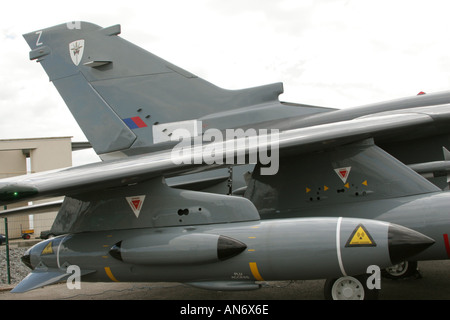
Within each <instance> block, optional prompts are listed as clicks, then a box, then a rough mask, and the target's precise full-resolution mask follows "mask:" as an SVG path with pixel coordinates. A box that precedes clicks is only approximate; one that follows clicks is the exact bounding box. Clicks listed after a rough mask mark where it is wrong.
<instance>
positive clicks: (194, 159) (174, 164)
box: [0, 112, 433, 205]
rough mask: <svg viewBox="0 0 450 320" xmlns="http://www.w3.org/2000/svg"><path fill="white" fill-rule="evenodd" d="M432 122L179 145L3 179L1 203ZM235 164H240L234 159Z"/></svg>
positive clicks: (365, 121)
mask: <svg viewBox="0 0 450 320" xmlns="http://www.w3.org/2000/svg"><path fill="white" fill-rule="evenodd" d="M432 123H433V118H432V117H431V116H429V115H427V114H423V113H413V112H410V113H404V114H393V115H379V116H376V115H375V116H371V117H364V118H357V119H353V120H348V121H341V122H336V123H330V124H322V125H317V126H313V127H307V128H300V129H293V130H287V131H283V132H279V133H278V132H275V133H274V131H273V130H266V132H268V133H265V134H260V135H258V136H257V139H254V137H241V138H237V139H235V141H234V143H230V140H226V139H224V140H222V141H219V142H206V143H205V142H203V144H200V145H198V144H197V145H196V144H194V145H192V146H187V147H183V149H181V148H179V145H177V146H178V150H175V148H177V146H176V147H175V148H174V149H171V150H166V151H160V152H156V153H150V154H146V155H139V156H133V157H128V158H123V159H119V160H111V161H104V162H98V163H93V164H88V165H84V166H79V167H72V168H66V169H60V170H53V171H49V172H41V173H36V174H30V175H25V176H18V177H12V178H7V179H2V180H0V204H2V205H3V204H8V203H12V202H17V201H20V200H22V199H34V198H42V197H48V196H60V195H68V194H77V193H84V192H89V191H92V190H101V189H105V188H109V187H120V186H126V185H130V184H135V183H139V182H140V181H144V180H148V179H151V178H154V177H158V176H170V175H175V174H181V173H186V172H190V171H196V172H197V171H202V170H208V169H213V168H217V167H221V166H230V165H233V164H236V163H233V162H229V159H230V154H232V155H238V154H246V155H247V157H246V160H248V159H249V158H250V159H252V158H251V157H250V155H252V154H255V153H258V152H259V151H260V150H271V152H272V157H274V156H277V155H278V156H279V155H280V154H283V152H292V153H305V152H311V151H315V150H320V149H326V148H330V147H336V146H339V145H343V144H346V143H351V142H355V141H359V140H363V139H367V138H372V137H376V136H379V135H384V134H395V133H398V132H404V130H408V129H414V128H416V127H417V126H420V125H429V124H432ZM203 137H204V136H203ZM197 140H198V139H197ZM216 141H217V140H216ZM174 151H176V152H174ZM274 152H275V153H274ZM278 152H279V153H278ZM212 153H213V154H214V160H215V161H216V162H215V163H214V162H213V163H211V161H206V159H207V158H208V157H210V158H209V160H211V154H212ZM198 159H200V162H199V161H198ZM220 159H222V161H220ZM231 159H232V160H233V159H234V160H236V157H231ZM253 159H254V158H253ZM273 159H274V158H273ZM226 160H227V161H226ZM274 160H278V159H274ZM250 162H252V161H250ZM252 163H254V162H252ZM237 164H243V163H237ZM269 174H276V172H271V173H269Z"/></svg>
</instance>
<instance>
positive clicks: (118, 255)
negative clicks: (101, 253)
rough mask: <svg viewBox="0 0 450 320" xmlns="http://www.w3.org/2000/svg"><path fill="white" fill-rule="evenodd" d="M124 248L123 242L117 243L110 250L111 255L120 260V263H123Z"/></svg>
mask: <svg viewBox="0 0 450 320" xmlns="http://www.w3.org/2000/svg"><path fill="white" fill-rule="evenodd" d="M121 247H122V241H119V242H117V243H116V244H115V245H113V246H112V247H111V249H109V254H110V255H111V256H112V257H113V258H115V259H117V260H119V261H123V259H122V252H121V249H122V248H121Z"/></svg>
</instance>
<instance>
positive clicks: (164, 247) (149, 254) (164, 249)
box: [109, 233, 247, 265]
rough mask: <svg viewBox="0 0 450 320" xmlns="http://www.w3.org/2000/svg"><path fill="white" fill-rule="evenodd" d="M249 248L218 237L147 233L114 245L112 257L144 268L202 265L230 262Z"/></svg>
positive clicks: (231, 239) (111, 250)
mask: <svg viewBox="0 0 450 320" xmlns="http://www.w3.org/2000/svg"><path fill="white" fill-rule="evenodd" d="M246 248H247V246H246V245H245V244H244V243H243V242H241V241H239V240H236V239H233V238H230V237H226V236H222V235H215V234H199V233H194V234H189V235H182V236H178V237H174V238H170V237H169V239H168V238H167V236H166V235H160V234H145V235H141V236H138V237H133V238H131V239H127V240H123V241H120V242H118V243H116V244H114V245H113V246H112V247H111V249H110V250H109V254H110V255H111V256H112V257H114V258H116V259H118V260H120V261H123V262H126V263H131V264H142V265H180V264H181V265H185V264H202V263H211V262H218V261H225V260H227V259H230V258H232V257H234V256H236V255H238V254H239V253H241V252H242V251H244V250H245V249H246Z"/></svg>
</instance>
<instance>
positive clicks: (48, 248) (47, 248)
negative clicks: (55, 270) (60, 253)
mask: <svg viewBox="0 0 450 320" xmlns="http://www.w3.org/2000/svg"><path fill="white" fill-rule="evenodd" d="M52 253H53V243H52V241H50V242H49V243H48V244H47V245H46V246H45V248H44V250H42V252H41V254H42V255H44V254H52Z"/></svg>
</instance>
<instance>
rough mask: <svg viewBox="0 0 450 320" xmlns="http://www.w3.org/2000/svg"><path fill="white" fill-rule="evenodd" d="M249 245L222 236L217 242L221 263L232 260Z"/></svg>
mask: <svg viewBox="0 0 450 320" xmlns="http://www.w3.org/2000/svg"><path fill="white" fill-rule="evenodd" d="M246 248H247V245H246V244H245V243H243V242H241V241H239V240H236V239H232V238H229V237H226V236H220V237H219V240H218V242H217V257H218V258H219V260H220V261H224V260H227V259H230V258H232V257H234V256H237V255H238V254H239V253H241V252H242V251H244V250H245V249H246Z"/></svg>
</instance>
